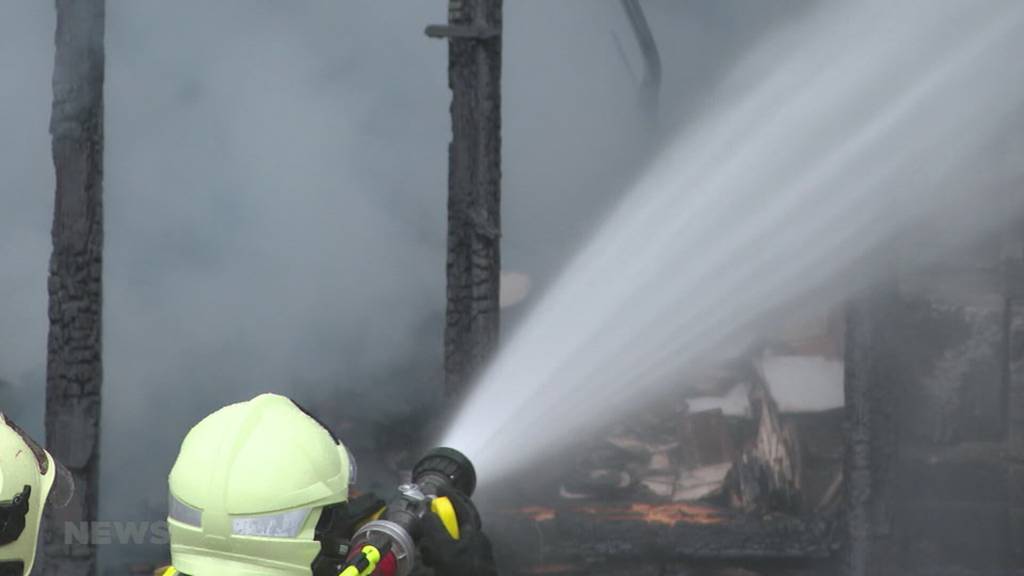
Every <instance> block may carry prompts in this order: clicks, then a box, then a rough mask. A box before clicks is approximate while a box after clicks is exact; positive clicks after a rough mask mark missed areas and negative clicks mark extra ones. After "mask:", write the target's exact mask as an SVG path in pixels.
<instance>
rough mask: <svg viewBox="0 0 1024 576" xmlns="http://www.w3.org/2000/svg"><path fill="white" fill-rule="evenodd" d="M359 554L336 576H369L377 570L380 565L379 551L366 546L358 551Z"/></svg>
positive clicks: (373, 547) (374, 547)
mask: <svg viewBox="0 0 1024 576" xmlns="http://www.w3.org/2000/svg"><path fill="white" fill-rule="evenodd" d="M359 552H360V554H359V556H358V557H356V559H355V560H353V561H352V562H349V565H348V566H347V567H346V568H345V569H344V570H342V571H341V573H340V574H338V576H370V574H373V571H374V570H376V569H377V564H379V563H380V550H379V549H378V548H377V547H376V546H373V545H370V544H367V545H366V546H363V549H362V550H360V551H359Z"/></svg>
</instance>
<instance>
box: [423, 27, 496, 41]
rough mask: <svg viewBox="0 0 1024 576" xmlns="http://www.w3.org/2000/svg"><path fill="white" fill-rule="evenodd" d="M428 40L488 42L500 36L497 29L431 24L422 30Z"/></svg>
mask: <svg viewBox="0 0 1024 576" xmlns="http://www.w3.org/2000/svg"><path fill="white" fill-rule="evenodd" d="M424 32H426V34H427V36H428V37H430V38H471V39H474V40H490V39H491V38H496V37H498V36H500V35H501V31H500V30H498V29H497V28H491V27H489V26H476V25H469V26H463V25H455V26H453V25H451V24H431V25H430V26H427V29H426V30H424Z"/></svg>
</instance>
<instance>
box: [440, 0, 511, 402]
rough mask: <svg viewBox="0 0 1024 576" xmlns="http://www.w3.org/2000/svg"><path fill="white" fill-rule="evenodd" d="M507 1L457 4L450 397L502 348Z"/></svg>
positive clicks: (447, 29)
mask: <svg viewBox="0 0 1024 576" xmlns="http://www.w3.org/2000/svg"><path fill="white" fill-rule="evenodd" d="M501 11H502V0H450V1H449V3H448V24H447V25H446V26H430V27H428V28H427V30H426V32H427V35H428V36H431V37H435V38H447V39H448V84H449V86H450V88H451V90H452V104H451V117H452V141H451V144H450V145H449V151H448V154H449V157H448V158H449V166H448V309H447V318H446V324H445V392H446V394H447V395H448V396H450V397H456V396H459V395H461V394H462V393H463V392H464V391H465V390H466V389H467V387H468V386H469V384H470V382H471V380H472V378H473V377H474V376H475V375H476V374H477V373H478V372H479V371H480V369H481V367H482V366H483V364H484V363H485V362H486V361H487V359H488V358H489V357H490V356H491V353H492V352H493V350H494V348H495V347H496V345H497V341H498V326H499V324H498V321H499V318H498V315H499V306H498V295H499V283H500V275H501V251H500V240H501V212H500V205H501V26H502V24H501Z"/></svg>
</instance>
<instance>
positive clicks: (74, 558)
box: [41, 0, 106, 575]
mask: <svg viewBox="0 0 1024 576" xmlns="http://www.w3.org/2000/svg"><path fill="white" fill-rule="evenodd" d="M105 11H106V7H105V0H57V32H56V44H57V48H56V56H55V62H54V71H53V110H52V115H51V119H50V133H51V134H52V136H53V164H54V168H55V170H56V183H57V187H56V201H55V203H54V216H53V229H52V239H53V253H52V256H51V259H50V277H49V282H48V289H49V298H50V300H49V317H50V331H49V338H48V342H47V364H46V442H47V445H48V447H49V450H50V451H51V452H52V454H53V455H54V457H56V458H57V459H58V460H60V461H61V462H63V463H64V465H65V466H66V467H67V468H68V469H69V470H70V471H71V473H72V474H73V475H74V479H75V484H76V486H75V496H74V498H73V500H72V502H71V504H70V505H69V506H68V507H67V508H64V509H61V510H57V511H55V510H52V509H50V510H49V511H48V513H47V519H46V522H45V526H46V528H45V530H46V532H45V533H44V540H43V566H42V571H41V573H43V574H61V575H92V574H95V573H96V550H95V547H94V546H92V545H90V544H88V543H80V542H77V541H74V539H65V528H66V527H67V525H68V523H75V525H76V526H77V525H78V524H77V523H79V522H87V521H90V520H95V519H96V510H97V500H98V498H97V493H98V488H99V487H98V484H97V478H98V472H99V426H100V386H101V382H102V380H103V370H102V356H101V337H100V334H101V325H102V314H101V303H102V281H101V274H102V269H103V260H102V254H103V202H102V196H103V79H104V48H103V38H104V28H105V25H104V20H105Z"/></svg>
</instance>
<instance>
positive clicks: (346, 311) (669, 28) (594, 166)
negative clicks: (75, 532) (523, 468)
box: [0, 0, 806, 563]
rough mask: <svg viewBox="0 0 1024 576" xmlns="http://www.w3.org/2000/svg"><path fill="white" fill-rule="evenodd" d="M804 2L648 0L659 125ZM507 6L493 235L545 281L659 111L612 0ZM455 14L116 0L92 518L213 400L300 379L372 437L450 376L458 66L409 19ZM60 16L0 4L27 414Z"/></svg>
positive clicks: (132, 508)
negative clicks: (453, 107)
mask: <svg viewBox="0 0 1024 576" xmlns="http://www.w3.org/2000/svg"><path fill="white" fill-rule="evenodd" d="M805 5H806V3H787V4H786V5H784V6H783V5H776V6H768V5H767V3H765V5H760V4H759V5H754V6H751V5H749V3H745V2H715V3H709V2H693V3H689V2H687V3H683V2H676V1H673V0H662V1H660V2H653V1H652V2H649V3H648V2H645V8H646V9H647V11H648V18H649V19H650V21H651V25H652V28H653V31H654V34H655V37H656V38H657V40H658V42H659V47H660V48H661V51H662V60H663V62H664V63H665V66H666V70H665V82H664V90H663V94H662V100H661V101H662V103H663V109H662V111H661V113H662V118H663V119H664V122H665V124H666V125H673V124H679V123H688V122H691V121H692V117H691V115H690V113H691V112H692V110H694V109H695V108H698V107H701V106H703V105H704V99H705V98H706V97H707V96H708V95H709V94H711V93H712V89H713V87H714V86H715V84H716V83H717V82H718V81H719V80H720V78H721V75H722V74H723V71H724V70H726V69H727V64H729V63H731V62H732V60H733V59H734V58H735V57H736V56H737V55H738V54H740V53H742V52H743V51H744V49H745V47H747V46H748V45H750V44H751V43H752V42H754V41H755V39H756V38H757V37H759V36H760V35H761V34H764V33H765V32H766V31H768V30H770V29H771V28H772V26H774V25H776V24H777V23H779V22H784V21H785V20H786V19H787V18H788V17H789V16H790V15H792V14H794V13H799V12H800V11H802V10H803V9H804V7H805ZM505 10H506V14H505V30H506V36H505V48H504V50H505V52H504V78H503V83H504V88H505V90H504V129H503V139H504V144H505V151H504V176H505V179H504V184H503V191H504V214H503V220H504V225H505V236H504V239H503V249H504V256H505V263H506V265H507V267H508V268H510V269H512V270H516V271H520V272H523V273H525V274H527V275H528V276H529V277H530V281H531V285H532V286H535V287H540V288H539V289H538V290H535V293H539V292H542V291H543V286H544V285H545V284H546V283H547V282H548V281H549V280H550V279H551V278H553V277H554V276H555V275H556V274H557V272H558V270H559V268H560V267H561V266H562V264H563V263H564V261H565V260H566V259H567V258H568V257H569V256H570V255H571V254H572V253H573V251H574V250H575V249H576V247H577V245H578V244H579V243H580V242H581V241H583V240H584V239H585V238H586V232H587V231H588V230H589V229H590V228H591V226H592V224H593V222H594V221H595V220H596V219H597V218H599V217H600V216H601V215H602V214H603V213H604V212H605V211H606V209H607V207H608V206H609V205H611V204H613V203H614V202H615V201H616V200H617V198H618V197H619V196H620V195H621V194H622V191H623V190H624V189H625V188H626V185H627V183H628V182H629V181H630V180H631V179H632V176H633V174H634V173H635V172H636V170H637V168H638V163H639V162H641V161H642V160H643V159H644V158H646V156H647V155H648V151H649V140H650V135H649V134H647V133H646V132H645V128H644V124H643V118H644V115H643V113H642V111H641V110H639V108H638V104H639V102H640V99H639V95H638V92H637V88H638V87H637V85H636V83H635V82H634V78H633V76H632V75H631V74H634V73H636V72H638V71H639V70H640V68H639V60H638V58H637V53H636V50H635V47H634V46H633V44H632V36H631V32H630V31H629V27H628V24H627V22H626V20H625V18H624V15H623V14H622V11H621V9H620V7H619V5H618V2H616V1H612V0H609V1H607V2H594V1H592V0H575V1H564V2H548V1H541V0H535V1H532V2H525V1H523V2H506V6H505ZM445 15H446V3H445V2H443V1H442V0H434V1H431V2H412V3H410V2H387V3H385V2H371V1H363V2H345V3H340V2H326V1H309V2H289V3H287V4H280V3H271V2H249V1H244V2H243V1H240V0H239V1H232V2H228V1H224V2H215V3H210V2H200V1H198V0H190V1H178V2H159V1H157V0H137V1H136V0H133V1H131V2H116V1H113V0H112V1H110V2H108V7H107V18H108V22H107V27H106V28H107V44H106V45H107V85H106V90H105V97H106V138H107V140H106V167H105V195H106V196H105V209H106V223H105V224H106V246H105V255H104V258H105V271H104V272H105V278H104V290H105V302H104V321H105V325H104V347H105V349H104V370H105V379H104V406H103V424H102V426H103V430H102V433H103V444H102V453H101V466H102V470H101V476H102V477H101V481H102V485H103V489H102V493H101V516H102V517H103V518H105V519H113V520H131V519H144V520H153V519H157V518H160V517H162V516H163V514H164V506H165V497H166V474H167V472H168V471H169V469H170V466H171V464H172V462H173V459H174V456H175V454H176V451H177V447H178V443H179V442H180V440H181V438H182V437H183V436H184V434H185V432H186V431H187V430H188V428H189V427H190V426H191V425H192V424H194V423H195V422H196V421H198V420H199V419H200V418H202V417H203V416H205V415H206V414H208V413H209V412H211V411H213V410H214V409H216V408H218V407H220V406H222V405H224V404H227V403H230V402H235V401H239V400H243V399H246V398H249V397H251V396H254V395H256V394H257V393H260V392H264V391H277V392H283V393H286V394H290V395H292V396H293V397H295V398H296V399H298V400H300V401H301V402H304V403H305V404H307V405H308V406H309V407H310V408H311V409H313V411H314V412H318V414H319V415H320V416H324V417H325V419H327V420H330V421H334V422H346V421H347V422H349V423H351V426H350V427H348V428H346V429H345V430H342V431H341V435H342V436H343V437H344V438H345V439H346V440H347V441H349V443H350V444H353V448H354V451H355V452H356V454H357V458H358V459H359V460H360V461H361V463H373V462H374V461H375V460H376V459H378V458H379V454H377V453H376V452H374V450H375V448H376V447H377V444H376V441H375V438H374V437H373V432H374V431H375V430H378V429H379V428H380V427H385V428H387V427H391V428H399V429H401V428H403V427H409V426H410V424H409V423H410V422H411V421H412V419H413V418H415V417H416V416H417V411H418V410H419V409H421V407H423V406H430V405H431V404H432V403H435V402H438V401H439V394H440V389H441V388H440V380H439V378H440V369H441V368H440V362H441V337H442V325H443V323H442V319H443V307H444V262H445V230H444V226H445V213H444V210H445V198H446V191H447V157H446V154H447V144H448V141H449V138H450V131H449V130H450V129H449V119H448V104H449V98H450V93H449V91H448V87H447V77H446V72H447V50H446V48H445V45H444V43H442V42H438V41H436V40H430V39H428V38H426V37H425V36H424V34H423V28H424V27H425V26H426V25H427V24H431V23H438V22H441V21H443V19H444V18H445ZM54 20H55V14H54V9H53V5H52V3H50V2H37V1H34V0H21V1H18V2H12V3H8V4H5V5H4V6H3V8H0V63H2V64H3V67H2V69H3V70H4V77H3V90H0V104H2V106H0V114H2V120H3V122H2V126H3V127H4V130H3V131H2V133H0V173H2V174H3V178H2V179H0V203H2V207H0V269H2V270H3V273H2V275H0V278H2V282H0V286H2V291H0V293H2V295H3V296H4V298H2V299H0V380H4V381H7V382H9V383H10V386H7V387H5V388H2V389H0V402H2V407H3V408H4V409H5V410H7V411H11V412H13V413H14V414H15V416H16V418H18V419H19V420H20V421H21V422H23V423H24V424H26V427H27V428H28V429H29V431H30V432H31V433H32V434H34V435H36V436H38V437H41V436H42V413H43V409H42V402H43V387H44V376H45V349H46V330H47V320H46V273H47V264H48V259H49V254H50V241H49V231H50V222H51V217H52V206H53V189H54V183H53V167H52V162H51V157H50V148H49V146H50V143H49V135H48V133H47V127H48V121H49V111H50V99H51V91H50V80H51V75H52V66H53V27H54ZM617 44H619V45H621V46H622V52H623V53H624V57H625V58H623V55H621V54H620V50H619V48H617V47H616V45H617ZM631 70H632V71H633V72H631ZM530 298H535V296H533V295H531V296H530ZM529 303H530V299H528V300H527V302H526V303H524V304H523V305H521V306H522V307H524V308H525V307H526V306H528V305H529ZM519 318H520V311H519V310H518V309H515V308H513V309H511V310H510V311H509V315H508V322H507V323H506V324H507V325H509V326H514V325H515V324H516V323H517V321H518V320H519ZM325 409H330V410H332V411H333V412H332V413H330V414H324V413H323V412H324V410H325ZM165 553H166V550H164V549H148V550H142V548H141V547H136V548H131V549H129V548H124V547H122V548H117V549H116V550H114V549H111V550H109V552H108V553H107V554H106V560H107V561H108V562H111V563H114V562H119V561H120V560H121V559H125V558H129V557H138V556H140V555H142V554H148V555H151V556H152V555H156V556H162V555H163V554H165Z"/></svg>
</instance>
